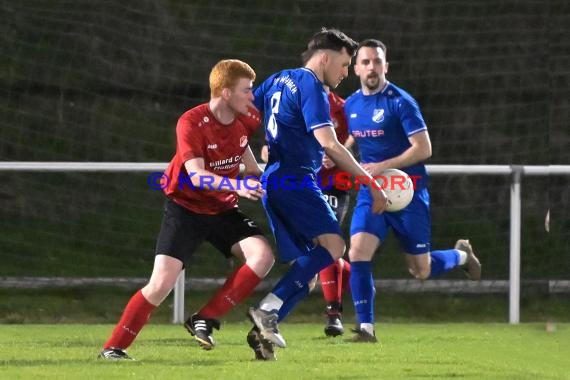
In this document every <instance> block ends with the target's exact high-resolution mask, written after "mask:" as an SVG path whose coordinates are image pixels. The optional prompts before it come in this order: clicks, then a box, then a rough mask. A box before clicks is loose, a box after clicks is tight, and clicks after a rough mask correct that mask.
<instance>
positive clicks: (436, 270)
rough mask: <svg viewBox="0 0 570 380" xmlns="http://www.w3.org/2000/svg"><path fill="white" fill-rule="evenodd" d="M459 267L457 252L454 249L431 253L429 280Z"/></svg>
mask: <svg viewBox="0 0 570 380" xmlns="http://www.w3.org/2000/svg"><path fill="white" fill-rule="evenodd" d="M458 265H459V252H457V250H456V249H446V250H444V251H433V252H432V253H431V273H430V275H429V277H430V278H434V277H438V276H441V275H442V274H444V273H447V272H449V271H450V270H452V269H453V268H455V267H456V266H458Z"/></svg>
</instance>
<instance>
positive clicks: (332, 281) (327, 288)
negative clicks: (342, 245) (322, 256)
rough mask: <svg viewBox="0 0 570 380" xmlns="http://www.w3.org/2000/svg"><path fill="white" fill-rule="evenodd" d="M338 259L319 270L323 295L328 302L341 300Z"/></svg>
mask: <svg viewBox="0 0 570 380" xmlns="http://www.w3.org/2000/svg"><path fill="white" fill-rule="evenodd" d="M337 264H338V260H337V261H335V262H334V263H332V264H331V265H329V266H328V267H326V268H325V269H323V270H322V271H320V272H319V278H320V280H321V289H322V290H323V296H324V297H325V301H326V302H327V304H331V303H333V302H339V298H338V294H339V291H338V282H337V281H338V279H337V269H338V266H337Z"/></svg>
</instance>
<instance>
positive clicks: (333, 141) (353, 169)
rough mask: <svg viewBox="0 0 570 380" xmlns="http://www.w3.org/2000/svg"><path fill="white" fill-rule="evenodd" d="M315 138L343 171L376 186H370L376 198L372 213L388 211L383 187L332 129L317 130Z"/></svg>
mask: <svg viewBox="0 0 570 380" xmlns="http://www.w3.org/2000/svg"><path fill="white" fill-rule="evenodd" d="M313 133H314V134H315V138H316V139H317V141H318V142H319V144H321V146H322V147H323V148H324V149H325V153H326V155H327V156H328V157H330V158H331V159H332V160H333V161H334V162H335V164H336V165H337V166H338V167H339V168H340V169H341V170H344V171H346V172H348V173H349V174H351V175H353V176H354V177H355V178H356V177H359V178H361V179H365V180H367V183H370V184H373V183H375V184H376V186H370V193H371V194H372V197H374V204H373V205H372V211H373V212H375V213H381V212H383V211H384V210H386V201H387V198H386V194H385V193H384V191H383V190H380V188H381V186H380V184H378V182H376V180H375V179H374V178H372V176H371V175H370V174H369V173H368V172H366V170H364V168H363V167H362V166H360V165H359V164H358V162H356V160H355V159H354V157H352V155H351V154H350V152H349V151H348V149H346V148H345V147H344V146H343V145H342V144H341V143H340V142H339V141H338V139H337V138H336V134H335V133H334V130H333V128H332V127H323V128H319V129H316V130H315V131H314V132H313Z"/></svg>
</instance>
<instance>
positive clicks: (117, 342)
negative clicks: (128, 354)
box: [103, 290, 156, 349]
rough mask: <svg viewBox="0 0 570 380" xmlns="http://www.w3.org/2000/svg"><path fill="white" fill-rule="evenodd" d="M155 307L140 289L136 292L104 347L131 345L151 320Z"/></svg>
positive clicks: (125, 346)
mask: <svg viewBox="0 0 570 380" xmlns="http://www.w3.org/2000/svg"><path fill="white" fill-rule="evenodd" d="M154 309H156V306H154V305H153V304H151V303H150V302H148V301H147V300H146V298H144V296H143V295H142V292H141V291H140V290H139V291H138V292H136V293H135V295H134V296H132V298H131V299H130V301H129V303H128V304H127V306H126V307H125V311H123V315H122V316H121V319H120V320H119V323H117V325H116V326H115V329H114V330H113V333H112V334H111V337H110V338H109V340H107V342H105V344H104V345H103V348H109V347H113V348H120V349H126V348H127V347H129V346H130V345H131V343H133V340H135V338H136V337H137V335H138V334H139V332H140V331H141V330H142V328H143V327H144V325H145V324H146V323H147V321H148V320H149V318H150V315H151V314H152V311H153V310H154Z"/></svg>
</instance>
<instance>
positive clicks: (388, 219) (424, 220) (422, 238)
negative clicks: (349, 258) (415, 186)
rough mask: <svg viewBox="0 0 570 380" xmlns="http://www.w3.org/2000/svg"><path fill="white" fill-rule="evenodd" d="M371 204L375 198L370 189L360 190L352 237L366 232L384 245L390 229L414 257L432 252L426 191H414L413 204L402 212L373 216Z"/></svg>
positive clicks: (352, 224)
mask: <svg viewBox="0 0 570 380" xmlns="http://www.w3.org/2000/svg"><path fill="white" fill-rule="evenodd" d="M371 205H372V197H371V196H370V193H369V192H368V190H367V189H363V190H360V192H359V193H358V198H357V200H356V206H355V208H354V213H353V214H352V222H351V224H350V235H351V236H352V235H355V234H357V233H359V232H367V233H370V234H372V235H375V236H377V237H378V239H380V242H383V241H385V239H386V236H387V235H388V230H389V229H390V228H391V229H392V230H393V231H394V234H395V235H396V238H397V239H398V241H399V242H400V247H401V249H402V251H404V252H406V253H410V254H412V255H419V254H423V253H428V252H430V249H431V217H430V212H429V192H428V189H427V188H423V189H419V190H416V191H414V197H413V198H412V201H411V202H410V204H409V205H408V206H406V208H404V209H403V210H400V211H396V212H384V213H382V214H373V213H372V211H371V209H370V206H371Z"/></svg>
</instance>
